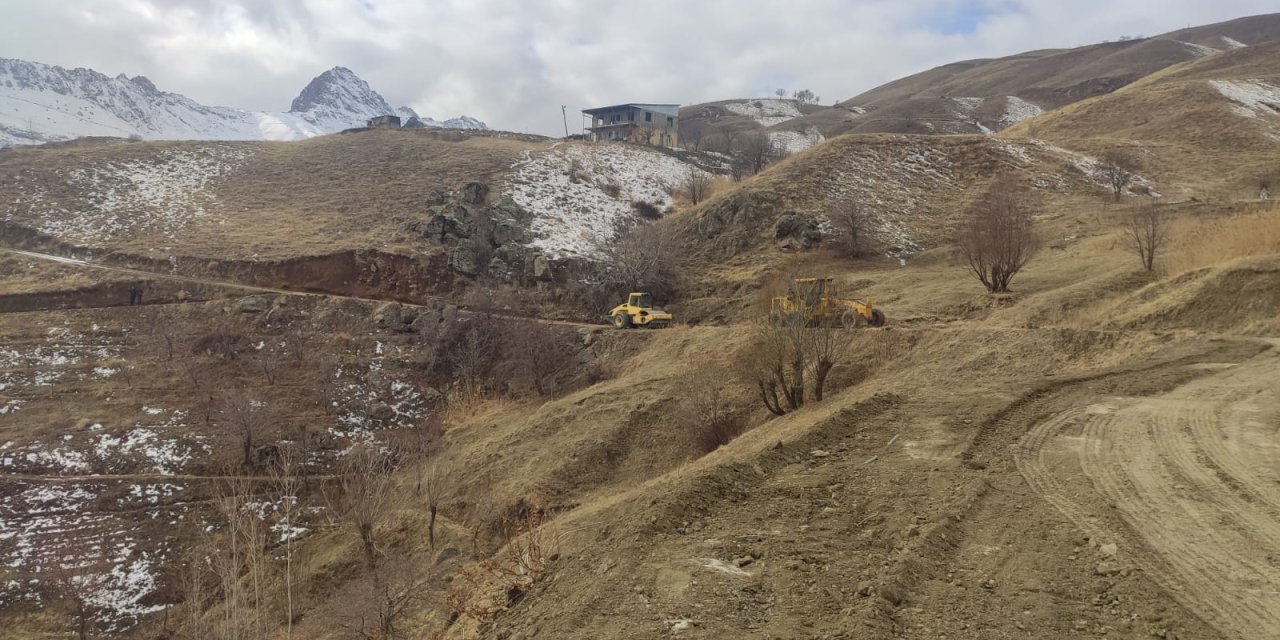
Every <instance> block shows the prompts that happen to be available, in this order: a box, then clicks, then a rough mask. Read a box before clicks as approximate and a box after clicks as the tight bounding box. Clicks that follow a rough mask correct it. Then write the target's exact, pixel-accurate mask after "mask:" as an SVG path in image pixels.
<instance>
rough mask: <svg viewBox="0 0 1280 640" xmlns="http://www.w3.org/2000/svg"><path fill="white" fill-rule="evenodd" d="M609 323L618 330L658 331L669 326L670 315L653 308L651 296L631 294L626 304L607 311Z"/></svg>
mask: <svg viewBox="0 0 1280 640" xmlns="http://www.w3.org/2000/svg"><path fill="white" fill-rule="evenodd" d="M609 322H611V323H612V324H613V326H614V327H617V328H618V329H630V328H632V327H648V328H650V329H658V328H661V327H665V326H668V325H670V324H671V314H670V313H667V312H666V311H664V310H662V309H659V308H658V307H655V306H653V296H652V295H650V294H647V293H631V294H628V295H627V301H626V302H624V303H623V304H620V305H618V306H616V307H614V308H613V309H610V310H609Z"/></svg>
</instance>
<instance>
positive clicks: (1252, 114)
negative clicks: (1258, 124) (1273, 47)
mask: <svg viewBox="0 0 1280 640" xmlns="http://www.w3.org/2000/svg"><path fill="white" fill-rule="evenodd" d="M1209 85H1210V86H1212V87H1213V88H1214V89H1217V90H1218V93H1221V94H1222V95H1223V96H1224V97H1226V98H1227V99H1228V100H1231V101H1232V102H1234V103H1236V105H1235V111H1236V113H1238V114H1240V115H1242V116H1244V117H1246V118H1256V117H1258V116H1260V115H1280V87H1276V86H1274V85H1271V84H1268V83H1266V82H1263V81H1262V80H1210V81H1209Z"/></svg>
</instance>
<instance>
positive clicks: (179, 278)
mask: <svg viewBox="0 0 1280 640" xmlns="http://www.w3.org/2000/svg"><path fill="white" fill-rule="evenodd" d="M0 253H8V254H11V255H15V256H21V257H24V258H31V259H34V260H44V261H46V262H55V263H58V264H64V265H70V266H75V267H82V268H85V269H93V270H97V271H107V272H111V273H119V274H123V275H129V276H133V277H136V278H146V279H153V280H154V279H159V280H168V281H172V282H184V283H189V284H197V285H203V286H207V287H224V288H230V289H238V290H242V291H245V292H248V293H270V294H275V295H286V296H319V297H325V298H346V299H351V300H361V301H364V302H370V303H382V302H399V303H400V304H402V305H404V306H406V307H411V308H424V307H425V306H426V305H421V304H414V303H410V302H403V301H399V300H385V299H380V298H365V297H361V296H351V295H344V294H340V293H313V292H303V291H292V290H290V289H279V288H275V287H262V286H255V285H248V284H241V283H239V282H231V281H227V280H215V279H209V278H195V277H190V276H184V275H178V274H172V273H162V272H159V271H146V270H143V269H131V268H128V267H117V266H113V265H106V264H100V263H96V262H89V261H86V260H79V259H76V258H68V257H65V256H59V255H54V254H49V253H39V252H36V251H24V250H21V249H9V248H6V247H0ZM436 301H437V302H438V303H439V304H441V305H445V304H454V302H453V301H451V300H449V299H447V298H443V297H441V298H436ZM459 313H462V314H465V315H479V314H482V313H486V312H484V311H477V310H472V309H461V308H460V309H459ZM488 315H490V316H493V317H496V318H503V319H507V320H518V321H525V322H527V321H531V320H532V321H534V322H538V323H541V324H550V325H558V326H563V327H577V328H584V327H585V328H599V327H602V326H607V325H604V324H594V323H587V322H571V321H568V320H551V319H547V318H529V317H528V316H517V315H511V314H504V313H493V312H489V313H488Z"/></svg>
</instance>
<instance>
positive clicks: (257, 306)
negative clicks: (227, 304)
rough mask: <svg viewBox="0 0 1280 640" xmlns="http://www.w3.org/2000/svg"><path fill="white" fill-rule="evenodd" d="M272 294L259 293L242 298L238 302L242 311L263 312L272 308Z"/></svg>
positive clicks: (238, 307) (238, 306)
mask: <svg viewBox="0 0 1280 640" xmlns="http://www.w3.org/2000/svg"><path fill="white" fill-rule="evenodd" d="M271 302H272V296H269V295H257V296H248V297H245V298H241V299H240V302H239V303H237V304H236V309H238V310H239V311H240V313H263V312H265V311H267V310H268V309H270V308H271Z"/></svg>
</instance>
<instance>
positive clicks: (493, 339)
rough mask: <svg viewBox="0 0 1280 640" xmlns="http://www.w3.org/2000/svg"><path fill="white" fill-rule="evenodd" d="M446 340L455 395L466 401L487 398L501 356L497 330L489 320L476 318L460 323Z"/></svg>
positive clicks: (446, 352)
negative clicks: (493, 371) (495, 367)
mask: <svg viewBox="0 0 1280 640" xmlns="http://www.w3.org/2000/svg"><path fill="white" fill-rule="evenodd" d="M447 338H448V340H447V342H446V345H445V354H446V360H447V365H448V369H449V370H450V372H451V373H452V375H453V377H454V380H455V382H454V390H455V392H456V394H457V395H460V396H463V397H466V398H475V397H479V396H482V395H484V393H485V391H486V390H487V388H488V386H489V374H490V372H491V371H492V369H493V366H494V365H495V364H496V363H497V361H498V360H499V358H500V357H501V342H500V338H499V333H498V331H497V327H496V326H495V324H494V323H493V321H491V320H488V319H486V318H474V319H472V320H470V321H469V322H468V323H466V324H462V323H459V327H458V328H457V329H455V330H453V332H452V333H451V335H450V336H447Z"/></svg>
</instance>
